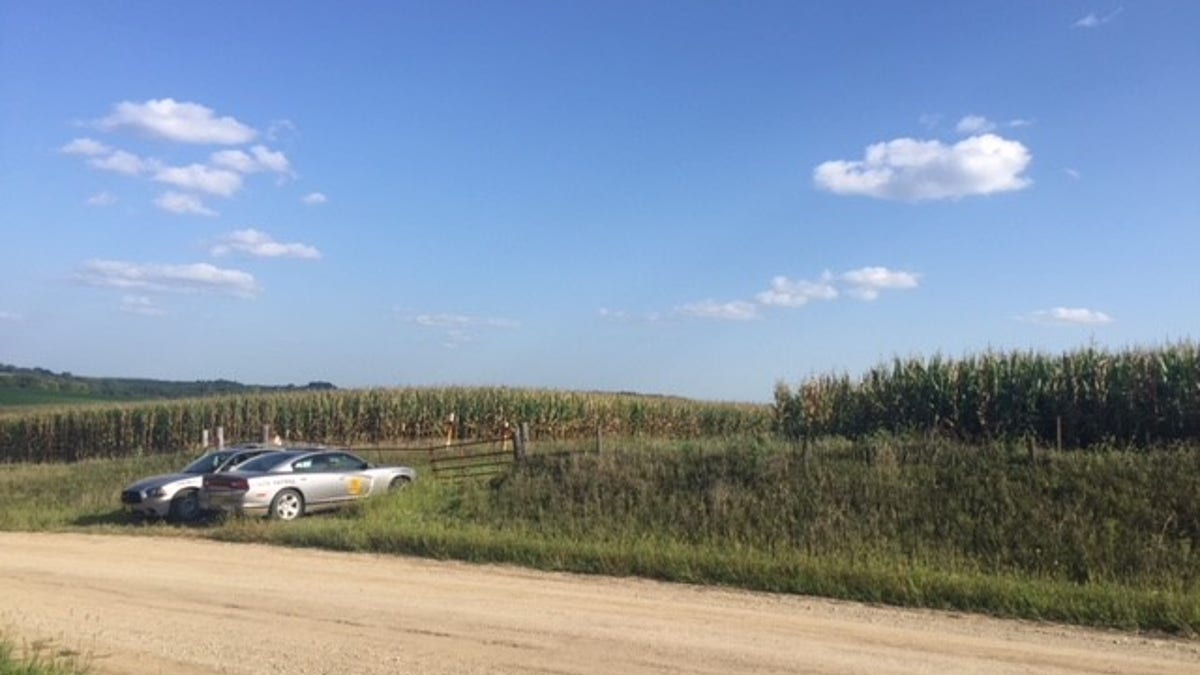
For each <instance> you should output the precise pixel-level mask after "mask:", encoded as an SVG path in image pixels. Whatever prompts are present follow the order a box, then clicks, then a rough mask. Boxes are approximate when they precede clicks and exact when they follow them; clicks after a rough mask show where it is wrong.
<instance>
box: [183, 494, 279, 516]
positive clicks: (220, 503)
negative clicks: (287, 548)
mask: <svg viewBox="0 0 1200 675" xmlns="http://www.w3.org/2000/svg"><path fill="white" fill-rule="evenodd" d="M270 507H271V505H270V504H269V503H266V504H258V503H254V502H251V501H247V499H246V496H245V493H244V492H227V493H210V492H203V491H202V492H201V493H200V508H202V509H204V510H205V511H220V512H221V513H228V514H233V515H239V516H265V515H267V511H268V510H269V509H270Z"/></svg>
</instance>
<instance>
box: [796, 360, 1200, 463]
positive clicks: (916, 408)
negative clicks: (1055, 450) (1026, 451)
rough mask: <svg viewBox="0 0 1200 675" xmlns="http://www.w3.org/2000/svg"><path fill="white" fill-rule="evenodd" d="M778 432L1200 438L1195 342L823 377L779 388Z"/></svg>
mask: <svg viewBox="0 0 1200 675" xmlns="http://www.w3.org/2000/svg"><path fill="white" fill-rule="evenodd" d="M775 425H776V429H777V430H779V431H780V432H782V433H783V434H784V435H785V436H788V437H791V438H794V439H800V438H814V437H818V436H823V435H840V436H846V437H851V438H853V437H860V436H863V435H866V434H871V433H874V432H877V431H889V432H898V433H912V432H918V433H935V434H938V435H943V436H948V437H951V438H957V439H960V440H964V441H968V442H981V441H992V440H1026V441H1030V442H1040V443H1044V444H1047V445H1049V444H1055V443H1058V442H1059V436H1060V434H1061V442H1062V444H1063V446H1064V447H1068V448H1084V447H1088V446H1089V445H1093V444H1096V443H1101V442H1110V443H1121V444H1130V445H1144V444H1151V443H1160V442H1168V441H1177V440H1185V439H1196V438H1200V348H1198V346H1197V345H1196V344H1195V343H1180V344H1175V345H1171V346H1167V347H1163V348H1158V349H1130V350H1125V351H1120V352H1107V351H1103V350H1099V349H1095V348H1088V349H1083V350H1078V351H1074V352H1069V353H1066V354H1063V355H1061V356H1051V355H1046V354H1039V353H1033V352H1011V353H994V352H988V353H985V354H983V355H981V356H970V357H967V358H963V359H959V360H950V359H943V358H941V357H934V358H932V359H928V360H920V359H907V360H905V359H896V360H894V361H893V362H892V363H890V364H885V365H880V366H878V367H876V368H873V369H871V370H870V371H869V372H867V373H866V375H864V376H862V377H861V378H859V379H858V380H851V378H850V377H849V376H847V375H840V376H834V375H826V376H821V377H816V378H813V379H810V380H808V381H805V382H803V383H801V384H800V385H798V386H796V387H795V388H791V387H789V386H788V385H786V384H783V383H781V384H779V385H778V386H777V387H776V390H775Z"/></svg>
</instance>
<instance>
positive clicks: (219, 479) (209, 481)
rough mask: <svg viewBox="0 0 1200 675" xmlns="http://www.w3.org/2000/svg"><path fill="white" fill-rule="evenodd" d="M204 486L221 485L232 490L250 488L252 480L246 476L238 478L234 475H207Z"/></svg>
mask: <svg viewBox="0 0 1200 675" xmlns="http://www.w3.org/2000/svg"><path fill="white" fill-rule="evenodd" d="M204 487H206V488H212V487H221V488H227V489H230V490H249V489H250V481H248V480H246V479H245V478H236V477H233V476H205V477H204Z"/></svg>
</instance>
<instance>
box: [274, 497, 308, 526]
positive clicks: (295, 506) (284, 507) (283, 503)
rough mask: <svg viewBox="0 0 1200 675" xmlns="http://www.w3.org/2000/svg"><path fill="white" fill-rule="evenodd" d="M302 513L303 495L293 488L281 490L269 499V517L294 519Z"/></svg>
mask: <svg viewBox="0 0 1200 675" xmlns="http://www.w3.org/2000/svg"><path fill="white" fill-rule="evenodd" d="M302 515H304V496H303V495H301V494H300V493H299V492H297V491H295V490H281V491H280V492H279V494H277V495H275V498H274V499H272V500H271V512H270V516H271V518H273V519H275V520H295V519H297V518H299V517H300V516H302Z"/></svg>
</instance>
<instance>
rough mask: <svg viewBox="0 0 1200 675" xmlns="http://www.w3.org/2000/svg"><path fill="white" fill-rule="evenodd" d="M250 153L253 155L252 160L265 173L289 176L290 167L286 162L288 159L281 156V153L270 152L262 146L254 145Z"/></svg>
mask: <svg viewBox="0 0 1200 675" xmlns="http://www.w3.org/2000/svg"><path fill="white" fill-rule="evenodd" d="M250 152H251V153H253V154H254V160H255V161H256V162H258V165H259V166H261V167H262V168H264V169H266V170H267V171H272V172H274V173H279V174H284V175H289V176H290V175H291V173H292V165H291V163H290V162H288V158H287V156H286V155H284V154H283V151H277V150H271V149H270V148H268V147H266V146H264V145H256V146H254V147H253V148H250Z"/></svg>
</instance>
